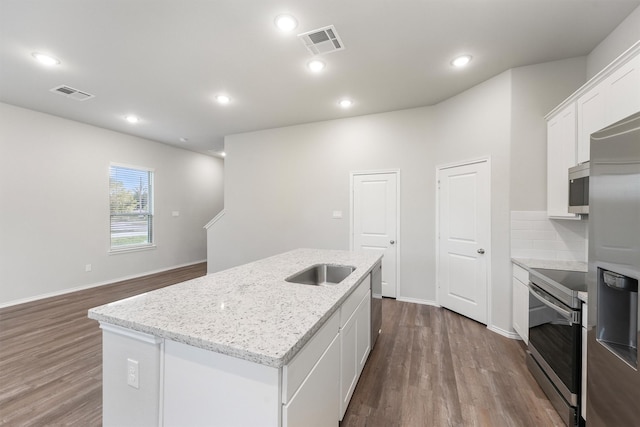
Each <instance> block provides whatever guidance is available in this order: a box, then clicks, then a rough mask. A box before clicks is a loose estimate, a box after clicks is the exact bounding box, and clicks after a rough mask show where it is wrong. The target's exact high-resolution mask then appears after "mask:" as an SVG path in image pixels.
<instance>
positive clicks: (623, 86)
mask: <svg viewBox="0 0 640 427" xmlns="http://www.w3.org/2000/svg"><path fill="white" fill-rule="evenodd" d="M603 86H604V87H605V88H604V92H605V95H606V98H605V104H606V106H607V108H606V113H605V116H606V122H607V123H606V124H607V125H610V124H612V123H615V122H617V121H618V120H622V119H624V118H625V117H627V116H630V115H631V114H634V113H636V112H638V111H640V55H637V56H636V57H635V58H633V59H632V60H630V61H629V62H628V63H626V64H624V65H623V66H621V67H620V68H619V69H618V70H616V71H615V72H614V73H613V74H611V75H610V76H609V77H607V79H606V80H605V81H604V85H603Z"/></svg>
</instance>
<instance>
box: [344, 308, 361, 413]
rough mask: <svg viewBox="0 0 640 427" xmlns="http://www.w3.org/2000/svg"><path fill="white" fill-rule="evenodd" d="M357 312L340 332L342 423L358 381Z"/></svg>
mask: <svg viewBox="0 0 640 427" xmlns="http://www.w3.org/2000/svg"><path fill="white" fill-rule="evenodd" d="M357 319H358V316H357V310H356V313H354V314H353V315H352V316H351V317H350V318H349V320H348V321H347V323H346V324H345V325H344V327H343V328H342V329H341V330H340V421H342V417H343V416H344V413H345V411H346V410H347V406H349V401H350V400H351V395H352V394H353V390H354V389H355V387H356V383H357V381H358V350H357V338H358V336H357V333H358V329H357V327H356V325H357Z"/></svg>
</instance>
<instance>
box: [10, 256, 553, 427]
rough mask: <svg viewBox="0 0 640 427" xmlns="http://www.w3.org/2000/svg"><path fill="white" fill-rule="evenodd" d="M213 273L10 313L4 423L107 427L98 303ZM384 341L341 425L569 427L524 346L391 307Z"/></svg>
mask: <svg viewBox="0 0 640 427" xmlns="http://www.w3.org/2000/svg"><path fill="white" fill-rule="evenodd" d="M205 270H206V265H205V264H200V265H197V266H192V267H186V268H183V269H178V270H176V271H174V272H167V273H160V274H157V275H153V276H151V277H148V278H141V279H135V280H131V281H126V282H121V283H118V284H114V285H109V286H103V287H100V288H95V289H91V290H86V291H80V292H75V293H73V294H67V295H62V296H59V297H54V298H49V299H45V300H41V301H36V302H32V303H27V304H23V305H19V306H14V307H9V308H5V309H0V425H6V426H49V425H55V426H61V425H71V426H83V427H84V426H87V427H88V426H100V425H101V417H102V393H101V388H102V374H101V370H102V344H101V334H100V329H99V328H98V324H97V323H96V322H95V321H93V320H90V319H88V318H87V310H88V309H89V308H91V307H95V306H97V305H101V304H106V303H108V302H111V301H115V300H118V299H122V298H126V297H129V296H132V295H136V294H139V293H142V292H146V291H149V290H152V289H157V288H160V287H163V286H168V285H171V284H174V283H178V282H181V281H184V280H187V279H190V278H193V277H198V276H201V275H203V274H205ZM383 310H384V315H383V326H382V328H383V333H382V335H381V336H380V337H379V339H378V342H377V344H376V347H375V348H374V350H373V352H372V353H371V356H370V359H369V361H368V362H367V365H366V366H365V369H364V371H363V374H362V377H361V379H360V382H359V383H358V386H357V388H356V390H355V392H354V395H353V398H352V401H351V404H350V406H349V408H348V410H347V413H346V414H345V418H344V420H343V422H342V423H341V427H356V426H358V427H359V426H369V427H376V426H381V427H382V426H384V427H388V426H402V427H405V426H406V427H409V426H491V427H499V426H523V427H524V426H536V427H540V426H562V422H561V420H560V418H559V417H558V415H557V414H556V413H555V411H554V409H553V408H552V407H551V405H550V403H549V401H548V400H547V399H546V398H545V396H544V394H543V393H542V391H541V390H540V388H539V387H538V386H537V384H536V383H535V381H534V380H533V378H532V377H531V375H530V374H529V372H528V371H527V369H526V366H525V363H524V348H523V346H522V345H521V344H520V343H519V342H517V341H514V340H510V339H507V338H504V337H502V336H500V335H497V334H495V333H493V332H490V331H489V330H487V329H486V327H485V326H484V325H481V324H478V323H476V322H474V321H472V320H469V319H467V318H465V317H462V316H459V315H457V314H455V313H452V312H449V311H447V310H445V309H442V308H436V307H430V306H423V305H416V304H411V303H403V302H397V301H395V300H389V299H385V300H384V301H383Z"/></svg>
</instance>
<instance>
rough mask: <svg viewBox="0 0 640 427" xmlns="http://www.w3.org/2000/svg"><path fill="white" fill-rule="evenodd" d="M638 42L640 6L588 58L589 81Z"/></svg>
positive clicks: (639, 36)
mask: <svg viewBox="0 0 640 427" xmlns="http://www.w3.org/2000/svg"><path fill="white" fill-rule="evenodd" d="M638 41H640V6H639V7H637V8H636V9H635V10H634V11H633V12H631V14H630V15H629V16H627V17H626V18H625V20H624V21H622V22H621V23H620V25H618V26H617V27H616V29H615V30H613V31H612V32H611V34H609V35H608V36H607V38H605V39H604V40H603V41H602V42H600V44H599V45H598V46H596V48H595V49H593V50H592V51H591V53H590V54H589V55H588V56H587V79H590V78H591V77H593V76H595V75H596V74H598V72H600V70H602V69H603V68H604V67H606V66H607V65H608V64H609V63H610V62H611V61H613V60H614V59H616V58H617V57H618V56H620V55H621V54H622V53H623V52H624V51H626V50H627V49H629V48H630V47H631V46H632V45H633V44H634V43H636V42H638Z"/></svg>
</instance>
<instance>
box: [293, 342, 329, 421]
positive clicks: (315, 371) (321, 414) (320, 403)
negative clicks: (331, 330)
mask: <svg viewBox="0 0 640 427" xmlns="http://www.w3.org/2000/svg"><path fill="white" fill-rule="evenodd" d="M339 363H340V340H339V338H338V335H336V336H335V337H334V339H333V341H331V344H330V345H329V347H327V349H326V350H325V352H324V353H323V354H322V356H321V357H320V359H319V360H318V361H317V363H316V364H315V365H314V366H313V368H312V369H311V371H310V372H309V375H307V377H306V378H305V380H304V382H303V383H302V385H301V386H300V388H299V389H298V390H297V392H296V393H295V394H294V395H293V397H292V398H291V400H290V401H289V402H288V403H287V404H286V405H284V407H283V409H282V425H283V426H284V427H298V426H305V427H307V426H309V427H325V426H332V425H333V426H335V425H337V424H338V422H337V418H336V415H337V414H338V410H339V402H338V375H339Z"/></svg>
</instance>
